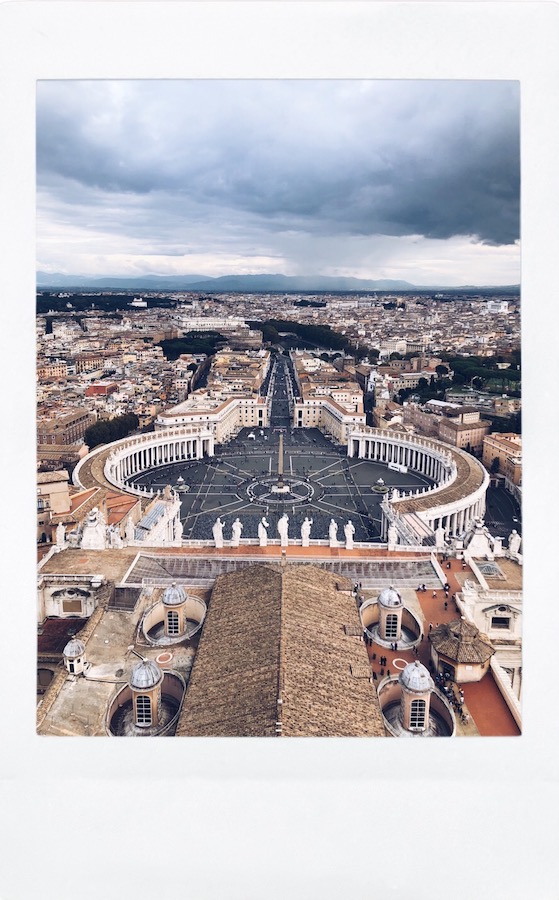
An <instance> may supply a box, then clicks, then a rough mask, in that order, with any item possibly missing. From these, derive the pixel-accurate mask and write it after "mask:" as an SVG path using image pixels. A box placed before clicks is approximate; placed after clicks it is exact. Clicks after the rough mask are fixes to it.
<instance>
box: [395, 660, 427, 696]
mask: <svg viewBox="0 0 559 900" xmlns="http://www.w3.org/2000/svg"><path fill="white" fill-rule="evenodd" d="M399 680H400V684H401V685H402V687H405V688H407V690H408V691H413V692H414V693H416V694H425V693H427V691H432V690H433V689H434V687H435V685H434V683H433V679H432V678H431V676H430V675H429V672H428V671H427V669H426V668H425V666H424V665H422V664H421V663H420V662H419V660H418V659H416V660H415V662H412V663H409V665H407V666H406V668H405V669H404V670H403V672H402V673H401V675H400V679H399Z"/></svg>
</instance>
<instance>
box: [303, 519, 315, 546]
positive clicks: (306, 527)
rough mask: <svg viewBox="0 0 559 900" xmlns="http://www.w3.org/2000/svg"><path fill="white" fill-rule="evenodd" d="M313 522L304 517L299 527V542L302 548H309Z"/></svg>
mask: <svg viewBox="0 0 559 900" xmlns="http://www.w3.org/2000/svg"><path fill="white" fill-rule="evenodd" d="M312 522H313V520H312V519H309V518H308V517H306V516H305V521H304V522H303V524H302V525H301V541H302V544H303V547H308V546H309V538H310V536H311V525H312Z"/></svg>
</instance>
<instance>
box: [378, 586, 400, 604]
mask: <svg viewBox="0 0 559 900" xmlns="http://www.w3.org/2000/svg"><path fill="white" fill-rule="evenodd" d="M378 602H379V603H380V605H381V606H388V607H397V606H401V605H402V598H401V597H400V594H399V593H398V591H395V590H394V588H393V587H392V585H390V587H389V588H385V589H384V590H383V591H381V592H380V594H379V595H378Z"/></svg>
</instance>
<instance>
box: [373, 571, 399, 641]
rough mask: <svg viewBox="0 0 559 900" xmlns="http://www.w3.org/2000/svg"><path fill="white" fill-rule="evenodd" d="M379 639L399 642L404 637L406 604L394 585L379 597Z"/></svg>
mask: <svg viewBox="0 0 559 900" xmlns="http://www.w3.org/2000/svg"><path fill="white" fill-rule="evenodd" d="M378 606H379V637H380V638H381V640H383V641H399V640H400V638H401V637H402V611H403V609H404V602H403V600H402V598H401V596H400V594H399V593H398V591H396V590H394V588H393V587H392V585H390V587H388V588H385V589H384V590H383V591H381V592H380V594H379V595H378Z"/></svg>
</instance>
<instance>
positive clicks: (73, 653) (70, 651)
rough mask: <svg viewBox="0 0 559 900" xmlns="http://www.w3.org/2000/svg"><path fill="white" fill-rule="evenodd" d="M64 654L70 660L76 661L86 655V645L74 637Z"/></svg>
mask: <svg viewBox="0 0 559 900" xmlns="http://www.w3.org/2000/svg"><path fill="white" fill-rule="evenodd" d="M59 646H60V645H59ZM62 652H63V654H64V656H66V657H67V658H68V659H76V658H77V657H79V656H83V655H84V653H85V644H84V642H83V641H80V640H79V639H78V638H76V637H73V638H72V640H70V641H68V643H67V644H66V646H65V647H64V650H63V651H62Z"/></svg>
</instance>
